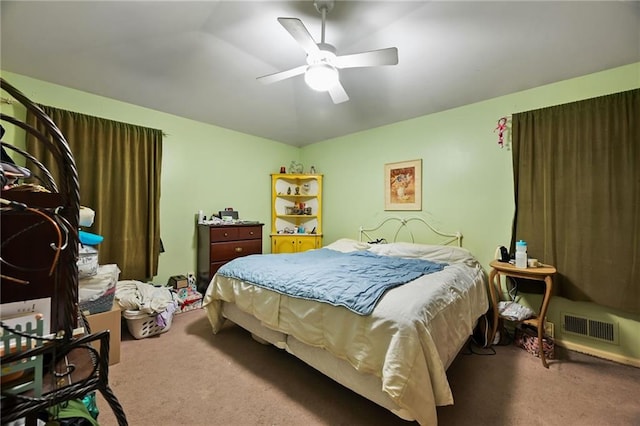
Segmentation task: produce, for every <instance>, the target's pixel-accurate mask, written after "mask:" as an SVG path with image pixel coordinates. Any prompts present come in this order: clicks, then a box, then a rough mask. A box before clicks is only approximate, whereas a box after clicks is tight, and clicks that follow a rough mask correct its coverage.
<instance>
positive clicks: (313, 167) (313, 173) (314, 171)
mask: <svg viewBox="0 0 640 426" xmlns="http://www.w3.org/2000/svg"><path fill="white" fill-rule="evenodd" d="M309 173H310V174H312V175H315V174H316V166H311V168H310V169H309Z"/></svg>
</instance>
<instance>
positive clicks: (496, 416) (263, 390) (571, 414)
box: [98, 310, 640, 426]
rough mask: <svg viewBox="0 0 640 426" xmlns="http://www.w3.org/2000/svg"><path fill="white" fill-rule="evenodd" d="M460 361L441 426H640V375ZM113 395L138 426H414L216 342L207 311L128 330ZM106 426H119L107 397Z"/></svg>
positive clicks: (242, 339)
mask: <svg viewBox="0 0 640 426" xmlns="http://www.w3.org/2000/svg"><path fill="white" fill-rule="evenodd" d="M496 350H497V354H496V355H495V356H480V355H465V354H460V355H459V356H458V358H457V359H456V360H455V361H454V363H453V364H452V365H451V367H450V368H449V370H448V377H449V382H450V384H451V387H452V390H453V395H454V398H455V405H453V406H448V407H439V408H438V416H439V424H440V425H441V426H447V425H492V426H500V425H510V426H511V425H513V426H519V425H523V426H525V425H526V426H536V425H545V426H554V425H558V426H573V425H576V426H602V425H612V426H613V425H615V426H621V425H630V426H631V425H637V426H640V369H638V368H633V367H629V366H623V365H619V364H616V363H612V362H609V361H604V360H600V359H597V358H593V357H589V356H586V355H582V354H578V353H574V352H562V353H560V354H559V356H560V358H561V360H556V361H551V364H550V368H549V369H548V370H547V369H545V368H543V367H542V365H541V363H540V361H539V360H538V359H537V358H535V357H533V356H532V355H529V354H528V353H526V352H525V351H523V350H521V349H519V348H516V347H514V346H500V347H497V348H496ZM121 359H122V360H121V362H120V363H119V364H116V365H114V366H112V368H111V370H110V383H111V386H112V388H113V390H114V392H115V394H116V396H117V397H118V399H119V400H120V402H121V403H122V405H123V406H124V409H125V412H126V413H127V418H128V420H129V424H130V425H132V426H147V425H169V426H172V425H304V426H313V425H368V426H376V425H385V426H393V425H415V423H414V422H406V421H403V420H401V419H399V418H398V417H396V416H394V415H393V414H391V413H389V412H388V411H386V410H385V409H383V408H380V407H378V406H377V405H375V404H373V403H371V402H369V401H368V400H366V399H364V398H362V397H360V396H358V395H356V394H354V393H353V392H351V391H349V390H347V389H346V388H344V387H342V386H341V385H339V384H337V383H335V382H334V381H332V380H331V379H328V378H326V377H325V376H323V375H321V374H320V373H318V372H316V371H315V370H313V369H312V368H311V367H308V366H307V365H306V364H304V363H303V362H301V361H299V360H297V359H296V358H295V357H293V356H291V355H289V354H287V353H286V352H284V351H282V350H279V349H277V348H275V347H273V346H265V345H261V344H258V343H256V342H255V341H254V340H253V339H251V337H250V336H249V334H248V333H246V332H245V331H244V330H242V329H241V328H239V327H237V326H233V325H230V326H228V327H226V328H225V329H224V330H223V331H222V332H221V333H219V334H218V335H213V334H212V333H211V330H210V327H209V323H208V321H207V319H206V316H205V314H204V311H202V310H198V311H191V312H187V313H183V314H180V315H177V316H176V317H175V318H174V321H173V324H172V327H171V329H170V330H169V331H168V332H167V333H165V334H162V335H159V336H154V337H149V338H146V339H142V340H135V339H133V338H132V337H131V336H130V335H129V334H128V332H127V331H126V326H125V327H124V328H123V333H122V344H121ZM98 405H99V408H100V416H99V421H100V424H101V425H102V426H110V425H115V424H116V421H115V418H114V416H113V414H112V413H111V411H110V409H109V407H108V405H107V404H106V403H105V401H104V400H103V399H102V398H101V397H99V398H98Z"/></svg>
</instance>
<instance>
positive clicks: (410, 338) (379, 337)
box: [203, 217, 488, 425]
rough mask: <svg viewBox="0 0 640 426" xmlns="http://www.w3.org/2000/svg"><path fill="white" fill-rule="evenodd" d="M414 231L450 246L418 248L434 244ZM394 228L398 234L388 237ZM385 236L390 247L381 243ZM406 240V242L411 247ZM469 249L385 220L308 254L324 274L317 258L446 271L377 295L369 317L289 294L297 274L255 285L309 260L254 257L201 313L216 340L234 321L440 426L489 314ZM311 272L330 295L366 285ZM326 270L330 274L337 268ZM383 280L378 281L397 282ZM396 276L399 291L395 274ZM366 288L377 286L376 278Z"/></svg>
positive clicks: (231, 268)
mask: <svg viewBox="0 0 640 426" xmlns="http://www.w3.org/2000/svg"><path fill="white" fill-rule="evenodd" d="M416 225H418V226H419V227H421V228H424V229H426V230H427V231H428V232H430V233H432V234H435V235H436V236H437V237H439V238H441V237H445V238H446V239H445V240H444V241H438V242H437V243H435V244H421V243H417V242H415V240H416V238H415V236H414V235H415V234H417V235H419V236H420V238H419V239H420V240H421V241H426V240H424V239H423V238H426V237H423V234H424V232H423V230H422V229H420V230H419V231H417V232H414V231H413V230H412V229H411V227H412V226H413V227H415V226H416ZM389 226H392V227H397V229H396V230H395V231H391V232H388V231H389ZM383 229H384V230H385V232H386V235H387V236H386V237H384V236H379V235H380V231H381V230H383ZM389 235H390V236H389ZM400 236H404V237H407V236H408V238H405V242H403V241H400V239H401V238H400ZM461 241H462V235H461V234H460V233H453V234H447V233H443V232H441V231H438V230H436V229H435V228H434V227H432V226H431V225H429V223H428V222H427V221H426V220H425V219H423V218H421V217H414V218H385V219H384V220H383V221H382V222H380V223H379V224H378V225H376V226H374V227H372V228H363V227H361V228H360V230H359V237H358V239H357V240H356V239H348V238H343V239H339V240H337V241H335V242H333V243H331V244H328V245H327V246H325V247H323V248H322V249H317V250H314V251H313V252H315V253H309V252H305V253H308V254H307V256H311V262H315V263H316V264H319V262H320V261H319V260H318V258H319V257H324V256H327V257H329V258H331V259H337V260H338V261H339V262H347V261H348V262H356V263H357V262H361V261H362V262H365V261H366V262H375V263H379V264H380V265H383V264H385V265H386V263H387V262H391V263H392V264H393V266H392V267H391V270H393V271H395V270H396V269H397V268H396V266H397V265H396V264H398V265H402V266H400V269H401V270H402V271H405V272H406V270H408V269H411V268H413V267H414V266H417V267H418V269H420V268H423V267H424V265H427V264H429V265H432V264H435V265H440V268H438V267H435V268H434V269H433V270H430V271H428V272H426V273H425V274H424V275H422V274H418V277H417V278H415V277H412V276H411V275H407V274H406V273H404V276H403V279H404V280H405V281H406V280H408V281H407V282H405V283H401V284H397V283H390V284H389V287H388V288H386V289H383V290H382V292H380V290H379V289H378V292H379V293H381V296H379V298H378V299H376V303H374V305H373V307H372V308H370V309H372V310H371V311H370V313H368V314H363V313H361V312H358V311H357V310H356V308H353V307H352V306H348V305H347V304H345V303H343V302H341V301H340V300H337V299H330V300H329V301H317V300H315V299H316V296H317V294H315V293H313V294H311V296H309V294H295V295H288V294H285V293H286V289H287V288H289V287H291V288H294V289H296V288H298V283H297V282H293V281H295V280H293V281H291V282H290V281H289V279H290V278H291V274H289V277H288V278H286V281H285V278H282V277H283V276H285V275H286V273H285V272H282V273H281V275H277V276H276V279H275V280H276V281H279V284H280V285H279V286H276V287H275V288H269V287H267V286H266V285H265V284H264V283H262V282H260V284H256V282H257V281H259V280H262V279H263V276H268V273H267V272H268V271H267V270H268V269H274V270H276V271H284V270H285V269H287V268H282V267H280V266H277V267H274V268H269V266H268V265H269V264H274V265H275V264H276V262H277V261H285V262H293V260H295V261H296V262H297V261H300V264H301V265H302V267H305V266H304V265H305V264H304V262H303V259H302V257H303V255H305V253H299V254H294V255H291V254H289V255H283V254H264V255H252V256H246V257H244V258H238V259H235V260H233V261H232V262H229V263H228V264H226V265H225V267H223V268H221V269H220V270H219V271H218V273H217V274H216V275H215V276H214V277H213V279H212V280H211V283H210V284H209V286H208V288H207V291H206V293H205V296H204V301H203V307H204V308H205V310H206V312H207V316H208V319H209V322H210V323H211V326H212V330H213V332H214V333H218V332H219V331H220V330H221V329H222V325H223V323H224V322H225V321H226V320H229V321H232V322H233V323H235V324H237V325H239V326H241V327H243V328H245V329H246V330H248V331H249V332H250V333H251V334H252V336H253V337H254V339H256V340H257V341H259V342H262V343H267V342H268V343H270V344H273V345H275V346H276V347H278V348H281V349H284V350H286V351H287V352H289V353H291V354H293V355H295V356H297V357H298V358H300V359H301V360H303V361H304V362H306V363H307V364H309V365H310V366H312V367H314V368H316V369H317V370H319V371H320V372H322V373H323V374H325V375H327V376H328V377H331V378H332V379H334V380H335V381H337V382H338V383H340V384H342V385H344V386H346V387H347V388H349V389H351V390H353V391H354V392H356V393H358V394H360V395H362V396H364V397H365V398H368V399H369V400H371V401H373V402H375V403H377V404H379V405H381V406H382V407H384V408H386V409H388V410H390V411H391V412H393V413H394V414H396V415H397V416H399V417H400V418H402V419H405V420H416V421H418V422H419V423H420V424H422V425H435V424H437V415H436V406H442V405H451V404H453V395H452V392H451V389H450V387H449V384H448V381H447V377H446V369H447V368H448V367H449V365H450V364H451V362H452V361H453V360H454V359H455V357H456V355H457V354H458V353H459V351H460V349H461V348H462V347H463V346H464V344H465V343H466V342H467V340H468V338H469V336H470V335H471V334H472V330H473V327H474V325H475V323H476V321H477V319H478V318H479V317H480V316H481V315H482V314H484V313H485V312H486V311H487V309H488V298H487V293H486V288H487V278H486V274H485V272H484V270H483V269H482V267H481V266H480V264H479V262H478V261H477V260H476V259H475V258H474V256H473V255H472V254H471V253H469V252H468V251H467V250H465V249H464V248H462V247H461V245H462V244H461ZM276 256H277V257H278V258H276ZM283 256H289V257H283ZM291 256H299V257H294V258H291ZM343 256H344V258H347V257H348V258H349V259H348V260H344V258H343ZM242 259H244V260H242ZM362 259H363V260H362ZM296 262H293V263H296ZM405 262H406V264H405ZM407 264H411V266H410V267H408V266H406V265H407ZM256 265H257V266H256ZM322 265H324V264H322ZM339 265H342V263H340V264H339ZM349 265H351V264H349ZM227 266H228V268H227ZM381 267H382V268H386V266H381ZM367 268H370V266H366V267H365V268H364V269H367ZM394 268H396V269H394ZM429 268H431V266H430V267H429ZM247 269H248V270H247ZM308 269H309V270H312V271H315V272H313V273H312V274H311V278H310V279H313V280H315V281H314V282H315V283H317V287H319V288H324V287H322V286H323V285H324V284H323V282H324V281H326V282H327V283H328V286H329V287H332V286H335V284H336V283H337V282H340V283H343V282H344V283H349V284H348V285H346V286H345V287H347V289H351V288H353V287H354V286H356V285H361V284H360V281H362V277H355V276H354V277H353V280H352V278H351V277H350V276H347V275H341V276H340V278H339V279H336V278H326V277H325V274H324V273H319V272H318V268H315V269H313V268H312V266H311V265H308ZM320 269H322V270H326V271H327V274H328V273H329V271H330V270H331V269H332V267H329V266H327V267H326V268H325V267H324V266H322V267H320ZM343 269H349V270H351V269H354V270H355V269H357V268H352V267H351V266H349V267H346V268H343ZM241 270H247V272H246V273H247V274H248V275H236V274H235V273H236V272H237V271H241ZM384 271H385V270H384V269H383V272H377V273H376V274H375V275H381V276H389V275H390V274H387V273H386V272H384ZM296 274H299V271H298V272H296ZM349 274H354V275H356V274H357V272H351V271H350V272H349ZM370 275H373V274H370ZM391 275H393V276H394V277H393V278H390V280H391V281H392V280H393V279H395V275H396V272H394V273H393V274H391ZM398 275H402V274H398ZM246 277H251V278H250V279H247V278H246ZM365 279H366V280H367V281H371V282H372V283H373V282H374V281H375V279H374V278H372V277H371V276H368V277H366V278H365ZM358 280H360V281H358ZM276 284H278V283H276ZM313 287H314V289H315V288H316V286H315V285H314V286H313ZM372 287H373V284H372ZM313 291H315V290H313ZM341 291H346V290H344V289H342V290H341ZM322 292H324V290H322ZM316 293H317V291H316ZM356 293H358V294H359V293H360V292H356ZM351 296H353V294H351ZM318 297H320V296H318Z"/></svg>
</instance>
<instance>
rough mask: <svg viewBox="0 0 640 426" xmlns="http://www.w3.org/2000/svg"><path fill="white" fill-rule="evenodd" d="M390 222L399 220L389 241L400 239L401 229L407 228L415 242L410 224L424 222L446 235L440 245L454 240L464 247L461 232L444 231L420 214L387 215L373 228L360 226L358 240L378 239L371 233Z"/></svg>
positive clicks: (430, 227)
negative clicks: (409, 215) (411, 215)
mask: <svg viewBox="0 0 640 426" xmlns="http://www.w3.org/2000/svg"><path fill="white" fill-rule="evenodd" d="M388 222H398V224H397V226H398V227H397V229H396V231H395V234H394V235H393V239H392V240H391V241H387V242H397V239H398V235H399V234H400V231H402V230H406V231H407V232H408V233H409V235H410V237H411V242H412V243H415V237H414V235H413V232H412V231H411V228H409V226H408V224H409V223H410V222H420V223H422V224H424V225H425V226H426V227H427V228H428V229H429V230H430V231H431V232H433V233H435V234H437V235H439V236H442V237H446V239H445V240H443V241H441V242H439V243H438V244H439V245H449V244H451V243H453V242H456V244H457V246H458V247H462V234H461V233H460V232H455V233H447V232H442V231H440V230H438V229H436V228H434V227H433V226H432V225H431V224H429V222H427V221H426V220H425V219H424V218H422V217H419V216H413V217H387V218H385V219H383V220H382V221H381V222H380V223H378V225H376V226H374V227H372V228H365V227H363V226H360V232H359V237H358V240H359V241H361V242H362V241H374V240H376V238H375V236H372V235H371V234H370V232H371V233H372V232H374V231H377V230H379V229H380V228H382V227H383V226H384V225H385V224H386V223H388Z"/></svg>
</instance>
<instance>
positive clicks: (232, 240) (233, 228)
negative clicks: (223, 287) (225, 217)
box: [198, 223, 264, 294]
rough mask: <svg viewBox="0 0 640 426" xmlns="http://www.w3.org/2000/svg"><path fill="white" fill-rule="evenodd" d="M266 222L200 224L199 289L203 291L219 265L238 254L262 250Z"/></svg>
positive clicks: (260, 251)
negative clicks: (263, 228) (263, 230)
mask: <svg viewBox="0 0 640 426" xmlns="http://www.w3.org/2000/svg"><path fill="white" fill-rule="evenodd" d="M263 226H264V224H262V223H251V224H241V223H234V224H228V225H207V224H198V291H199V292H201V293H203V294H204V292H205V291H206V290H207V286H209V283H210V282H211V279H212V278H213V276H214V275H215V273H216V272H217V271H218V269H219V268H220V267H221V266H222V265H224V264H225V263H227V262H229V261H230V260H233V259H235V258H237V257H242V256H247V255H250V254H262V227H263Z"/></svg>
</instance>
